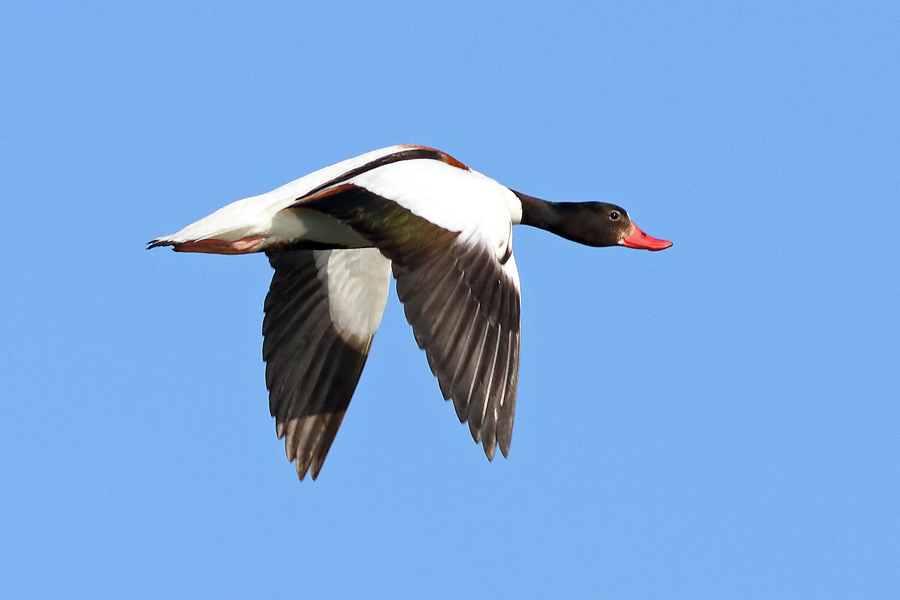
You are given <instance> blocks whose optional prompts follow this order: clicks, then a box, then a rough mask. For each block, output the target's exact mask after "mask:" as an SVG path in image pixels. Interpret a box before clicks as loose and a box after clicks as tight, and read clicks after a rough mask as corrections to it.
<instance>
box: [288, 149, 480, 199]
mask: <svg viewBox="0 0 900 600" xmlns="http://www.w3.org/2000/svg"><path fill="white" fill-rule="evenodd" d="M420 158H428V159H431V160H439V161H441V162H443V163H447V164H448V165H450V166H453V167H456V168H458V169H465V170H467V171H468V170H469V167H467V166H466V165H464V164H462V163H461V162H459V161H458V160H456V159H455V158H453V157H452V156H450V155H449V154H445V153H444V152H441V151H440V150H435V149H434V148H426V147H425V146H409V149H408V150H400V151H398V152H394V153H393V154H388V155H387V156H382V157H381V158H376V159H375V160H373V161H371V162H367V163H366V164H364V165H362V166H359V167H356V168H355V169H350V170H349V171H347V172H346V173H344V174H342V175H340V176H338V177H335V178H334V179H332V180H330V181H326V182H325V183H323V184H322V185H320V186H318V187H316V188H313V189H311V190H310V191H309V192H307V193H306V194H304V195H303V196H301V197H300V198H297V200H302V199H303V198H307V197H309V196H312V195H314V194H316V193H318V192H321V191H322V190H324V189H325V188H328V187H331V186H333V185H337V184H339V183H344V182H346V181H349V180H350V179H353V178H354V177H356V176H357V175H362V174H363V173H366V172H368V171H371V170H373V169H377V168H378V167H383V166H385V165H389V164H391V163H395V162H400V161H402V160H416V159H420Z"/></svg>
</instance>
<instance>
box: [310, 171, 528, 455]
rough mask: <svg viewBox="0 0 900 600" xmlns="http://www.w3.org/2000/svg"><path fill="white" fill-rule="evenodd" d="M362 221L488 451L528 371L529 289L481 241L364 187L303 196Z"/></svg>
mask: <svg viewBox="0 0 900 600" xmlns="http://www.w3.org/2000/svg"><path fill="white" fill-rule="evenodd" d="M303 205H304V207H307V208H313V209H315V210H320V211H322V212H325V213H327V214H330V215H331V216H333V217H335V218H336V219H338V220H340V221H341V222H343V223H345V224H346V225H349V226H351V227H353V229H355V230H356V231H357V232H358V233H360V234H361V235H362V236H363V237H365V238H366V239H367V240H369V241H370V242H371V243H372V244H373V245H375V246H376V247H377V248H378V249H379V250H381V252H382V253H383V254H384V255H385V256H386V257H387V258H389V259H391V266H392V269H393V272H394V277H395V278H396V279H397V294H398V296H399V297H400V300H401V301H402V302H403V306H404V311H405V313H406V319H407V320H408V321H409V323H410V325H412V328H413V333H414V335H415V338H416V343H417V344H418V345H419V348H421V349H423V350H425V353H426V356H427V358H428V365H429V366H430V367H431V370H432V372H433V373H434V375H435V376H436V377H437V379H438V383H439V385H440V388H441V392H442V393H443V395H444V398H446V399H452V400H453V404H454V407H455V408H456V414H457V416H458V417H459V420H460V422H466V421H468V423H469V429H470V431H471V433H472V437H473V438H474V439H475V441H476V442H480V443H482V445H483V448H484V453H485V455H487V457H488V458H489V459H491V458H493V456H494V449H495V447H496V445H498V444H499V446H500V451H501V452H502V453H503V455H504V456H506V455H507V454H508V453H509V446H510V442H511V440H512V428H513V419H514V417H515V403H516V386H517V383H518V373H519V343H520V337H521V336H520V325H519V312H520V296H519V289H518V284H517V281H516V279H515V278H514V277H512V276H510V270H512V272H514V269H515V263H514V262H513V261H512V260H510V261H509V262H508V263H506V264H501V262H500V261H499V260H498V259H497V257H496V256H495V255H494V252H493V250H492V249H491V248H490V247H489V246H488V245H487V244H486V243H485V242H483V241H482V240H480V239H475V238H474V237H466V236H465V235H464V234H461V233H459V232H452V231H447V230H446V229H443V228H441V227H438V226H437V225H434V224H433V223H431V222H429V221H427V220H425V219H423V218H421V217H418V216H416V215H415V214H413V213H412V212H410V211H409V210H407V209H406V208H403V207H402V206H400V205H399V204H397V203H395V202H393V201H391V200H389V199H386V198H383V197H381V196H379V195H377V194H374V193H372V192H370V191H368V190H366V189H364V188H362V187H358V186H354V185H346V184H345V185H343V186H341V189H339V190H335V191H334V193H329V194H328V195H327V197H324V198H323V200H322V201H317V200H316V199H312V200H311V201H303Z"/></svg>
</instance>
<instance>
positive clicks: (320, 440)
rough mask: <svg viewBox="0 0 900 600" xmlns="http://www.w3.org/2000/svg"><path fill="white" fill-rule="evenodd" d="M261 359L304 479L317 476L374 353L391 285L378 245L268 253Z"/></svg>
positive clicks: (280, 427)
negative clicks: (272, 271)
mask: <svg viewBox="0 0 900 600" xmlns="http://www.w3.org/2000/svg"><path fill="white" fill-rule="evenodd" d="M269 262H270V263H271V265H272V267H274V268H275V275H274V276H273V278H272V285H271V287H270V288H269V294H268V296H266V303H265V313H266V316H265V319H264V320H263V336H264V337H265V341H264V342H263V359H264V360H265V361H266V387H267V388H268V389H269V410H270V411H271V413H272V416H273V417H275V427H276V432H277V433H278V437H279V438H282V437H284V438H285V451H286V453H287V457H288V460H291V461H296V467H297V475H298V476H299V477H300V479H303V477H304V476H305V475H306V473H307V471H309V472H310V473H311V474H312V477H313V479H315V478H316V477H317V476H318V474H319V470H320V469H321V468H322V463H323V461H324V460H325V456H326V455H327V454H328V450H329V448H330V447H331V443H332V442H333V441H334V436H335V435H336V434H337V430H338V427H340V425H341V421H342V420H343V418H344V413H345V411H346V410H347V406H348V405H349V404H350V398H351V397H352V396H353V391H354V390H355V389H356V384H357V382H358V381H359V377H360V375H361V374H362V370H363V366H364V365H365V363H366V358H367V357H368V355H369V348H370V346H371V345H372V337H373V336H374V335H375V331H376V330H377V329H378V325H379V323H380V322H381V315H382V313H383V312H384V305H385V302H386V301H387V294H388V289H389V286H390V261H388V260H387V259H386V258H384V257H383V256H382V255H381V254H380V253H379V252H378V250H377V249H375V248H362V249H355V250H292V251H286V252H271V253H269Z"/></svg>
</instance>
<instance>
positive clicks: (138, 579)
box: [0, 0, 900, 599]
mask: <svg viewBox="0 0 900 600" xmlns="http://www.w3.org/2000/svg"><path fill="white" fill-rule="evenodd" d="M660 4H662V3H660ZM745 4H746V5H745V6H738V5H736V4H735V3H714V2H701V3H668V4H666V5H665V6H662V5H657V4H656V3H635V2H588V1H582V2H575V3H572V2H564V1H560V0H556V1H554V2H546V3H530V2H502V3H487V2H483V1H480V2H468V1H462V2H439V3H431V2H392V1H387V2H385V1H382V2H339V3H329V2H269V3H255V2H254V3H249V2H248V3H223V4H217V3H199V2H184V1H181V0H179V1H178V2H158V3H155V4H153V5H139V4H134V3H122V2H81V3H70V2H41V1H32V2H27V3H25V2H19V3H6V4H5V5H4V7H3V9H2V18H0V181H2V184H3V194H2V196H3V201H2V213H0V214H2V227H3V231H4V235H2V237H0V245H2V249H3V260H2V262H0V307H2V318H0V394H2V401H0V596H2V597H4V598H117V599H119V598H191V599H196V598H216V599H220V598H277V597H287V598H328V597H334V598H338V597H372V598H396V597H432V598H459V597H477V598H491V597H498V598H542V597H575V598H716V599H720V598H791V599H794V598H815V599H823V598H896V597H897V596H896V594H897V593H898V589H900V351H898V348H900V318H898V309H900V301H898V291H900V285H898V284H900V278H898V258H900V252H898V248H897V235H898V222H900V203H898V195H900V5H898V4H897V3H896V2H829V3H821V2H754V3H745ZM395 143H418V144H426V145H430V146H434V147H438V148H440V149H442V150H445V151H447V152H449V153H450V154H452V155H454V156H456V157H457V158H459V159H460V160H462V161H463V162H465V163H467V164H469V165H471V166H472V167H474V168H475V169H477V170H479V171H481V172H483V173H485V174H488V175H490V176H492V177H494V178H496V179H498V180H499V181H500V182H502V183H504V184H506V185H509V186H510V187H513V188H515V189H518V190H521V191H523V192H526V193H529V194H532V195H536V196H541V197H545V198H548V199H553V200H578V201H581V200H608V201H613V202H616V203H618V204H621V205H622V206H624V207H625V208H626V209H627V210H628V211H629V212H630V214H631V215H632V217H633V218H634V220H635V221H636V222H637V223H638V224H639V225H640V226H641V227H642V228H643V229H644V230H645V231H647V232H648V233H649V234H651V235H654V236H657V237H662V238H665V239H671V240H673V241H674V242H675V245H674V247H673V248H671V249H670V250H667V251H665V252H661V253H650V252H638V251H633V250H625V249H620V248H614V249H592V248H586V247H581V246H578V245H575V244H573V243H570V242H567V241H565V240H562V239H559V238H556V237H554V236H552V235H550V234H547V233H545V232H542V231H538V230H529V229H527V228H518V229H517V232H516V238H515V248H516V256H517V262H518V265H519V271H520V274H521V278H522V288H523V330H524V331H523V342H522V364H521V378H520V385H519V396H518V412H517V418H516V428H515V434H514V436H513V444H512V451H511V454H510V457H509V459H503V458H499V457H498V458H497V459H495V460H494V462H493V463H488V462H487V461H486V460H485V458H484V456H483V454H482V451H481V448H480V447H477V446H475V445H474V444H473V442H472V440H471V438H470V436H469V433H468V430H467V428H466V427H464V426H461V425H460V424H459V423H458V422H457V420H456V418H455V415H454V411H453V409H452V407H451V406H450V405H449V404H446V403H444V402H443V401H442V400H441V396H440V392H439V390H438V386H437V384H436V382H435V380H434V379H433V377H432V376H431V374H430V372H429V370H428V368H427V364H426V361H425V356H424V354H423V353H422V352H420V351H419V350H418V349H417V348H416V346H415V343H414V341H413V337H412V334H411V331H410V330H409V327H408V325H407V324H406V323H405V321H404V319H403V315H402V310H401V306H400V304H399V302H398V301H397V300H396V297H395V296H393V295H392V297H391V299H390V301H389V303H388V306H387V312H386V315H385V318H384V321H383V324H382V327H381V330H380V331H379V333H378V335H377V336H376V338H375V344H374V347H373V351H372V355H371V357H370V359H369V363H368V365H367V368H366V371H365V373H364V374H363V377H362V381H361V382H360V385H359V388H358V390H357V393H356V396H355V398H354V400H353V402H352V404H351V407H350V410H349V413H348V415H347V418H346V419H345V421H344V424H343V427H342V428H341V431H340V433H339V435H338V437H337V440H336V443H335V445H334V446H333V448H332V451H331V453H330V455H329V457H328V460H327V461H326V463H325V466H324V469H323V471H322V474H321V476H320V477H319V480H318V481H316V482H312V481H309V480H308V481H304V482H303V483H300V482H298V481H297V478H296V476H295V474H294V470H293V466H291V465H289V464H288V463H287V461H286V460H285V458H284V449H283V443H282V442H281V441H279V440H277V439H276V438H275V431H274V429H275V428H274V424H273V422H272V420H271V419H270V417H269V414H268V407H267V399H266V391H265V384H264V378H263V369H264V365H263V363H262V360H261V356H260V348H261V342H262V339H261V334H260V327H261V322H262V303H263V298H264V296H265V293H266V291H267V288H268V283H269V279H270V277H271V273H270V269H269V266H268V264H267V262H266V260H265V257H263V256H249V257H225V256H198V255H180V254H174V253H172V252H169V251H164V250H155V251H152V252H147V251H146V250H144V247H145V244H146V242H147V241H148V240H150V239H152V238H154V237H156V236H158V235H162V234H166V233H171V232H173V231H175V230H177V229H179V228H181V227H182V226H184V225H186V224H187V223H189V222H192V221H194V220H195V219H197V218H200V217H202V216H204V215H206V214H208V213H209V212H211V211H213V210H214V209H216V208H219V207H220V206H222V205H224V204H226V203H228V202H231V201H233V200H236V199H239V198H242V197H245V196H248V195H253V194H257V193H261V192H265V191H268V190H270V189H272V188H274V187H276V186H278V185H281V184H283V183H285V182H287V181H290V180H292V179H295V178H297V177H300V176H301V175H304V174H306V173H308V172H310V171H312V170H314V169H317V168H319V167H323V166H326V165H329V164H331V163H333V162H336V161H338V160H341V159H344V158H348V157H351V156H355V155H357V154H360V153H362V152H365V151H368V150H372V149H375V148H378V147H382V146H386V145H390V144H395Z"/></svg>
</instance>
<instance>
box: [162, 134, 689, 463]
mask: <svg viewBox="0 0 900 600" xmlns="http://www.w3.org/2000/svg"><path fill="white" fill-rule="evenodd" d="M520 224H521V225H531V226H533V227H539V228H541V229H545V230H547V231H550V232H552V233H555V234H556V235H559V236H562V237H564V238H566V239H569V240H572V241H575V242H578V243H580V244H585V245H588V246H625V247H628V248H639V249H644V250H663V249H665V248H668V247H669V246H671V245H672V242H668V241H665V240H659V239H656V238H653V237H650V236H649V235H647V234H645V233H644V232H643V231H641V230H640V229H639V228H638V227H637V225H635V224H634V223H633V222H632V221H631V219H630V218H629V216H628V213H627V212H625V210H624V209H622V208H620V207H618V206H616V205H614V204H607V203H603V202H579V203H558V202H547V201H545V200H540V199H538V198H534V197H532V196H528V195H526V194H522V193H520V192H516V191H513V190H511V189H509V188H507V187H505V186H503V185H501V184H499V183H498V182H496V181H494V180H493V179H490V178H489V177H486V176H484V175H482V174H481V173H478V172H477V171H474V170H472V169H470V168H469V167H467V166H465V165H464V164H462V163H461V162H459V161H458V160H456V159H454V158H452V157H451V156H449V155H447V154H445V153H443V152H440V151H438V150H434V149H432V148H426V147H423V146H392V147H389V148H383V149H381V150H375V151H373V152H369V153H367V154H363V155H361V156H357V157H356V158H351V159H349V160H345V161H343V162H340V163H338V164H336V165H332V166H330V167H326V168H324V169H321V170H319V171H316V172H314V173H311V174H309V175H307V176H305V177H301V178H300V179H297V180H295V181H292V182H291V183H288V184H286V185H283V186H281V187H279V188H277V189H275V190H272V191H271V192H268V193H266V194H262V195H260V196H253V197H251V198H246V199H244V200H238V201H237V202H234V203H232V204H229V205H227V206H225V207H223V208H221V209H219V210H217V211H216V212H214V213H212V214H211V215H209V216H207V217H204V218H203V219H200V220H199V221H197V222H196V223H192V224H191V225H188V226H187V227H185V228H184V229H182V230H181V231H179V232H178V233H174V234H172V235H167V236H163V237H160V238H157V239H155V240H153V241H152V242H150V244H149V248H155V247H158V246H171V247H172V248H173V249H174V250H175V251H176V252H206V253H213V254H247V253H251V252H265V253H266V255H267V256H268V257H269V263H270V264H271V265H272V267H274V269H275V274H274V276H273V278H272V284H271V286H270V288H269V293H268V295H267V296H266V301H265V318H264V320H263V336H264V342H263V359H264V360H265V362H266V387H267V388H268V390H269V410H270V412H271V414H272V416H273V417H275V427H276V432H277V434H278V437H279V438H285V449H286V452H287V458H288V460H289V461H294V462H295V464H296V468H297V475H298V476H299V478H300V479H301V480H302V479H303V478H304V477H305V476H306V474H307V472H309V473H310V474H311V475H312V478H313V479H315V478H316V477H317V476H318V474H319V471H320V469H321V468H322V463H323V462H324V461H325V456H326V455H327V454H328V450H329V448H330V447H331V443H332V442H333V441H334V437H335V435H336V434H337V431H338V428H339V427H340V424H341V421H342V420H343V418H344V413H345V412H346V410H347V406H348V405H349V403H350V399H351V397H352V396H353V392H354V390H355V389H356V384H357V382H358V381H359V377H360V374H361V373H362V369H363V366H364V365H365V362H366V358H367V357H368V354H369V348H370V347H371V345H372V338H373V336H374V335H375V331H376V330H377V329H378V325H379V323H380V322H381V316H382V313H383V312H384V306H385V303H386V302H387V296H388V289H389V285H390V277H391V275H392V274H393V276H394V278H395V279H396V280H397V295H398V296H399V297H400V301H401V302H402V303H403V308H404V312H405V314H406V319H407V320H408V321H409V323H410V325H411V326H412V330H413V334H414V335H415V339H416V342H417V344H418V346H419V348H421V349H423V350H424V351H425V355H426V357H427V358H428V365H429V367H431V371H432V372H433V373H434V375H435V377H436V378H437V380H438V385H439V386H440V389H441V393H442V394H443V396H444V398H445V399H447V400H453V406H454V407H455V409H456V416H457V417H459V421H460V423H465V422H468V424H469V430H470V431H471V433H472V437H473V438H474V439H475V441H476V442H477V443H481V444H482V447H483V449H484V453H485V455H486V456H487V457H488V459H489V460H490V459H492V458H493V456H494V451H495V448H496V447H497V446H498V445H499V447H500V452H502V453H503V456H507V455H508V453H509V446H510V441H511V439H512V429H513V418H514V416H515V406H516V386H517V382H518V374H519V341H520V326H519V308H520V294H519V274H518V271H517V270H516V262H515V258H514V256H513V251H512V226H513V225H520Z"/></svg>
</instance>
